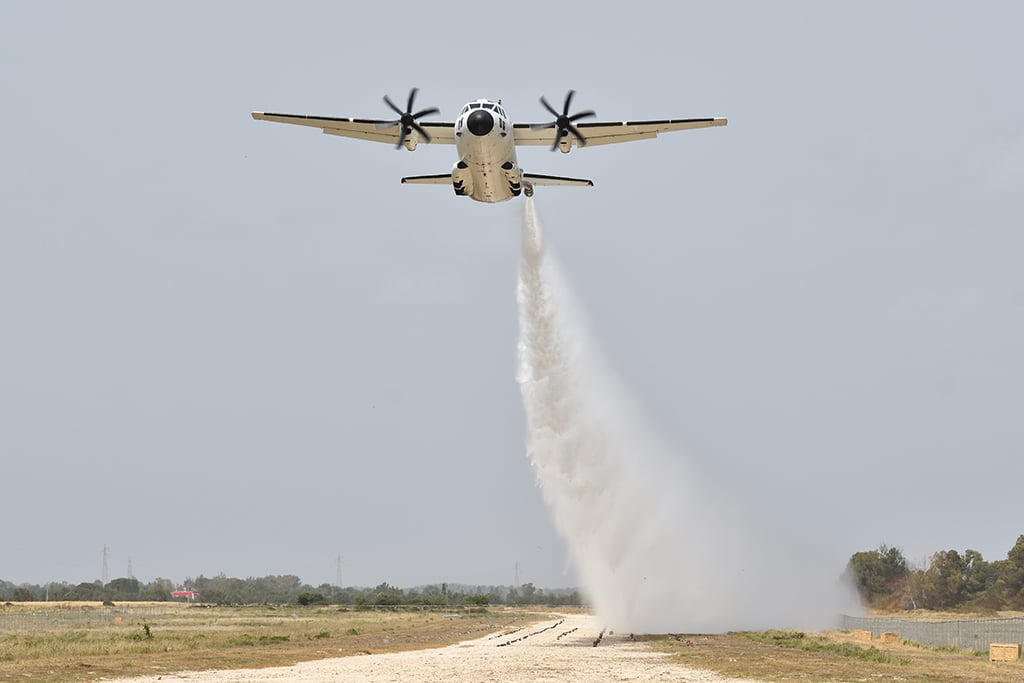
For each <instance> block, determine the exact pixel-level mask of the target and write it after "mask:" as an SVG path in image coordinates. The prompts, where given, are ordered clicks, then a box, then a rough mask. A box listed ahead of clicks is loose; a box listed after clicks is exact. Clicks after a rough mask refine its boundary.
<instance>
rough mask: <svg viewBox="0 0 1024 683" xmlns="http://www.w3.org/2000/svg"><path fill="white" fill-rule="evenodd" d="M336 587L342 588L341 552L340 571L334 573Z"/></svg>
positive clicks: (339, 558) (339, 555)
mask: <svg viewBox="0 0 1024 683" xmlns="http://www.w3.org/2000/svg"><path fill="white" fill-rule="evenodd" d="M334 587H335V588H337V589H338V590H341V553H338V571H337V573H336V574H335V575H334Z"/></svg>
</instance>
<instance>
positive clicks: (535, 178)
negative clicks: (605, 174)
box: [523, 173, 594, 187]
mask: <svg viewBox="0 0 1024 683" xmlns="http://www.w3.org/2000/svg"><path fill="white" fill-rule="evenodd" d="M523 180H528V181H529V182H531V183H533V184H534V185H574V186H576V187H593V186H594V181H593V180H587V179H586V178H563V177H562V176H557V175H540V174H539V173H524V174H523Z"/></svg>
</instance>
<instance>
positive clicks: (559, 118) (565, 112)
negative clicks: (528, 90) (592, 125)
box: [530, 90, 597, 152]
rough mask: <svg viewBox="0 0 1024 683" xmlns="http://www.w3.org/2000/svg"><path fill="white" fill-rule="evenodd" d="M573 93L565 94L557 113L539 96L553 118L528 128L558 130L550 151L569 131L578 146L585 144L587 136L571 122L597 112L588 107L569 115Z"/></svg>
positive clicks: (572, 91) (556, 147)
mask: <svg viewBox="0 0 1024 683" xmlns="http://www.w3.org/2000/svg"><path fill="white" fill-rule="evenodd" d="M575 94H576V91H575V90H570V91H569V92H568V93H567V94H566V96H565V105H564V106H563V107H562V113H561V114H559V113H558V111H557V110H556V109H555V108H554V107H552V106H551V105H550V104H548V101H547V100H546V99H544V98H543V97H541V98H540V103H541V104H543V105H544V108H545V109H547V110H548V111H549V112H551V115H552V116H554V117H555V120H554V121H552V122H551V123H540V124H534V125H532V126H530V128H531V129H532V130H543V129H545V128H557V129H558V132H557V133H555V144H553V145H551V151H552V152H554V151H555V150H556V149H558V143H560V142H561V141H562V138H564V137H565V136H566V135H569V134H570V133H571V134H572V135H573V137H575V138H576V140H577V141H578V142H579V145H580V147H583V146H584V145H586V144H587V138H585V137H584V136H583V133H581V132H580V131H579V129H578V128H577V127H576V126H574V125H573V122H574V121H579V120H580V119H585V118H587V117H589V116H597V114H595V113H594V112H593V111H591V110H589V109H588V110H587V111H581V112H579V113H578V114H573V115H572V116H569V107H571V106H572V98H573V96H574V95H575Z"/></svg>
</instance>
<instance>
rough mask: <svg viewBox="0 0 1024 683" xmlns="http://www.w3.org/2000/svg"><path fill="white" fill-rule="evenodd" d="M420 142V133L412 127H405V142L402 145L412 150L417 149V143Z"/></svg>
mask: <svg viewBox="0 0 1024 683" xmlns="http://www.w3.org/2000/svg"><path fill="white" fill-rule="evenodd" d="M417 142H419V134H417V133H416V131H414V130H413V129H412V128H406V129H405V144H404V145H402V146H403V147H405V148H406V149H407V150H409V151H410V152H415V151H416V143H417Z"/></svg>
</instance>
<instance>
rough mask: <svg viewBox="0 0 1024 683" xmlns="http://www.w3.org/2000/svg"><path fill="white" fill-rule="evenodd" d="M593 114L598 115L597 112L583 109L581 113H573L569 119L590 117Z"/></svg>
mask: <svg viewBox="0 0 1024 683" xmlns="http://www.w3.org/2000/svg"><path fill="white" fill-rule="evenodd" d="M591 116H597V112H595V111H591V110H590V109H588V110H586V111H581V112H580V113H579V114H573V115H572V116H570V117H569V120H570V121H579V120H580V119H585V118H589V117H591Z"/></svg>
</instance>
